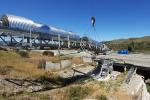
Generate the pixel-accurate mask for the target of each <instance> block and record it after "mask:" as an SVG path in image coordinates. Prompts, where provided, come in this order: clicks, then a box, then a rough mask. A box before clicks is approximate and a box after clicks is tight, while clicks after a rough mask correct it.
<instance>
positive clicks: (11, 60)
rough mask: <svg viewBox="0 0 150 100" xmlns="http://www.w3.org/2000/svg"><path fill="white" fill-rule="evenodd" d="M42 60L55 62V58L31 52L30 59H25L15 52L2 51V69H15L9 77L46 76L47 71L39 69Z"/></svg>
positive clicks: (0, 63) (0, 55)
mask: <svg viewBox="0 0 150 100" xmlns="http://www.w3.org/2000/svg"><path fill="white" fill-rule="evenodd" d="M41 59H45V60H55V59H54V58H53V57H47V56H43V55H42V54H39V53H36V52H30V53H29V58H24V57H21V56H20V55H19V54H18V53H16V52H14V51H0V67H5V66H12V67H13V70H12V71H11V72H9V74H8V75H7V76H8V77H19V78H29V77H30V78H35V77H39V76H41V75H44V74H45V73H46V71H44V70H41V69H38V68H37V65H38V62H39V60H41ZM56 59H57V58H56Z"/></svg>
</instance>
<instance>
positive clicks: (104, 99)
mask: <svg viewBox="0 0 150 100" xmlns="http://www.w3.org/2000/svg"><path fill="white" fill-rule="evenodd" d="M97 99H98V100H107V97H106V96H105V95H100V96H97Z"/></svg>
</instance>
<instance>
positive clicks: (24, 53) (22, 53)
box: [18, 51, 29, 58]
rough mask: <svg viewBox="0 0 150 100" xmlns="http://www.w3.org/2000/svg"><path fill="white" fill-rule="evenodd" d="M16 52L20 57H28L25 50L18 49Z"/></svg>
mask: <svg viewBox="0 0 150 100" xmlns="http://www.w3.org/2000/svg"><path fill="white" fill-rule="evenodd" d="M18 54H19V55H20V56H21V57H25V58H27V57H29V53H28V52H27V51H18Z"/></svg>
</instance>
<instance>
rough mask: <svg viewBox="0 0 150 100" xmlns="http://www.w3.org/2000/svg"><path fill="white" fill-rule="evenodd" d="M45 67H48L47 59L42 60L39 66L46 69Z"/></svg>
mask: <svg viewBox="0 0 150 100" xmlns="http://www.w3.org/2000/svg"><path fill="white" fill-rule="evenodd" d="M45 67H46V61H45V60H44V59H42V60H40V61H39V63H38V68H39V69H45Z"/></svg>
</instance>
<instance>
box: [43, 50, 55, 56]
mask: <svg viewBox="0 0 150 100" xmlns="http://www.w3.org/2000/svg"><path fill="white" fill-rule="evenodd" d="M43 55H45V56H54V52H52V51H44V52H43Z"/></svg>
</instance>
